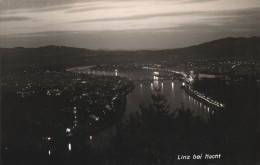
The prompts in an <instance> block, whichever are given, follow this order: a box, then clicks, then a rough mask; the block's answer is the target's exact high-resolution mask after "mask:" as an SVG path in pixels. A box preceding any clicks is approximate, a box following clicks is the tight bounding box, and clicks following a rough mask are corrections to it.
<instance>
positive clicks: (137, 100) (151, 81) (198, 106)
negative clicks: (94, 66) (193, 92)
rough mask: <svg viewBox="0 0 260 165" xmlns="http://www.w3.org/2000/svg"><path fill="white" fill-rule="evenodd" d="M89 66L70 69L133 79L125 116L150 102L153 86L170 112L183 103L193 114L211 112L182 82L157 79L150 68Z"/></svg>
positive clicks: (202, 114)
mask: <svg viewBox="0 0 260 165" xmlns="http://www.w3.org/2000/svg"><path fill="white" fill-rule="evenodd" d="M89 68H90V66H85V67H78V68H72V69H73V71H77V72H80V73H85V74H93V75H106V76H120V77H127V78H129V79H131V80H132V81H134V85H135V88H134V90H133V91H132V93H130V94H129V95H128V97H127V105H126V111H125V117H127V116H128V115H129V114H131V113H134V112H136V111H139V110H140V108H139V104H141V103H145V104H148V103H150V102H151V94H152V92H153V90H154V88H160V89H161V93H162V94H163V95H164V96H165V97H166V99H167V101H168V104H169V105H170V111H171V112H174V111H175V110H176V109H177V108H181V107H182V103H183V104H184V108H185V109H186V108H190V109H191V110H192V111H193V115H194V116H200V117H202V118H203V119H208V118H209V116H210V115H211V114H212V113H213V111H212V110H211V109H210V107H208V106H207V105H205V104H203V103H202V102H200V101H198V100H196V99H195V98H193V97H191V96H189V95H188V94H187V93H186V92H185V91H184V89H181V88H180V86H181V84H182V82H180V81H171V80H161V79H158V78H157V77H155V76H154V71H152V70H133V71H125V70H122V71H121V70H115V71H114V72H111V71H97V70H90V69H89ZM70 71H71V70H70ZM158 74H160V73H158Z"/></svg>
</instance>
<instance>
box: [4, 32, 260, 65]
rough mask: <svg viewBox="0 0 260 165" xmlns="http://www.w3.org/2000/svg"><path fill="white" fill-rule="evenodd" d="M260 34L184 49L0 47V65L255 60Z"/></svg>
mask: <svg viewBox="0 0 260 165" xmlns="http://www.w3.org/2000/svg"><path fill="white" fill-rule="evenodd" d="M259 54H260V37H250V38H224V39H219V40H214V41H211V42H206V43H202V44H199V45H194V46H190V47H186V48H178V49H165V50H137V51H122V50H120V51H116V50H115V51H104V50H88V49H83V48H73V47H65V46H53V45H50V46H43V47H39V48H23V47H17V48H0V57H1V66H24V65H27V66H28V65H54V64H56V65H87V64H104V63H114V64H117V63H129V62H131V63H132V62H140V63H143V62H161V61H163V60H167V61H183V60H197V59H204V60H205V59H207V60H214V59H223V60H226V59H254V60H255V59H256V60H259V57H260V56H259Z"/></svg>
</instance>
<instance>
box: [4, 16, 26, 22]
mask: <svg viewBox="0 0 260 165" xmlns="http://www.w3.org/2000/svg"><path fill="white" fill-rule="evenodd" d="M27 20H30V18H29V17H0V22H10V21H27Z"/></svg>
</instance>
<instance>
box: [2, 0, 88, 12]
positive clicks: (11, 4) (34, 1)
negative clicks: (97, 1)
mask: <svg viewBox="0 0 260 165" xmlns="http://www.w3.org/2000/svg"><path fill="white" fill-rule="evenodd" d="M88 1H91V0H1V1H0V10H14V9H33V8H45V7H52V6H60V5H66V4H73V3H78V2H88Z"/></svg>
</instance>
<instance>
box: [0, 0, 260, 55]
mask: <svg viewBox="0 0 260 165" xmlns="http://www.w3.org/2000/svg"><path fill="white" fill-rule="evenodd" d="M259 20H260V1H259V0H121V1H119V0H103V1H100V0H95V1H94V0H85V1H84V0H19V1H17V0H0V47H20V46H23V47H39V46H45V45H60V46H61V45H63V46H71V47H81V48H88V49H113V50H114V49H124V50H136V49H169V48H177V47H186V46H190V45H196V44H200V43H203V42H207V41H211V40H215V39H219V38H224V37H251V36H260V21H259Z"/></svg>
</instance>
